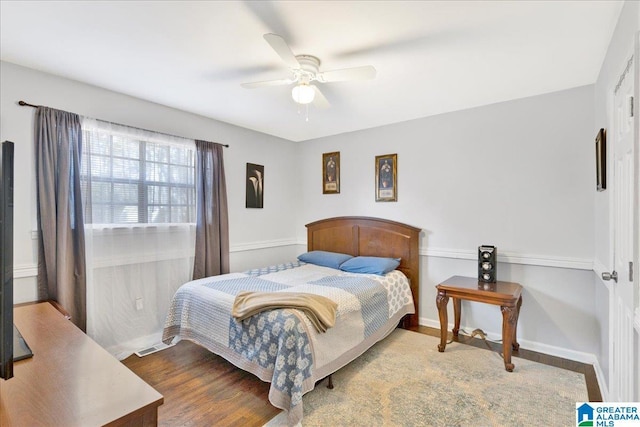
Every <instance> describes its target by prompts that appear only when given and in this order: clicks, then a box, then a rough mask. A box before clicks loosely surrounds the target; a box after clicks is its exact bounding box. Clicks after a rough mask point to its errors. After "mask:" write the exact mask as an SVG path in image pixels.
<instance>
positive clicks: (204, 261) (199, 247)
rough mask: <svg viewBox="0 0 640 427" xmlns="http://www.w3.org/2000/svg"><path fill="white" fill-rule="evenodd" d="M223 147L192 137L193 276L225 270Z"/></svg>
mask: <svg viewBox="0 0 640 427" xmlns="http://www.w3.org/2000/svg"><path fill="white" fill-rule="evenodd" d="M222 150H223V146H222V145H220V144H215V143H213V142H207V141H198V140H196V211H197V218H196V254H195V261H194V265H193V279H194V280H195V279H200V278H202V277H208V276H216V275H219V274H225V273H228V272H229V216H228V212H227V184H226V181H225V178H224V162H223V158H222Z"/></svg>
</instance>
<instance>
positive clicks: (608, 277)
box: [602, 270, 618, 283]
mask: <svg viewBox="0 0 640 427" xmlns="http://www.w3.org/2000/svg"><path fill="white" fill-rule="evenodd" d="M602 280H613V281H614V282H616V283H618V272H617V271H615V270H613V271H612V272H611V273H609V272H606V271H605V272H604V273H602Z"/></svg>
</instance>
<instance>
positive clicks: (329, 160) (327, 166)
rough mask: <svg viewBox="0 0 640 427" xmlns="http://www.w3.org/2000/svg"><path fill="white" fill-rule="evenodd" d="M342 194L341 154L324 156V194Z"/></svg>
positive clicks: (337, 152)
mask: <svg viewBox="0 0 640 427" xmlns="http://www.w3.org/2000/svg"><path fill="white" fill-rule="evenodd" d="M338 193H340V152H339V151H336V152H333V153H324V154H322V194H338Z"/></svg>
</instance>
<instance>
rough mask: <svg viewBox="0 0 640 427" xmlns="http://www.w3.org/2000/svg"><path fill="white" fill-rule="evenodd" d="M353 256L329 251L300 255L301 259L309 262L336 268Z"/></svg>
mask: <svg viewBox="0 0 640 427" xmlns="http://www.w3.org/2000/svg"><path fill="white" fill-rule="evenodd" d="M351 258H353V257H352V256H351V255H347V254H341V253H338V252H327V251H311V252H305V253H303V254H302V255H300V256H299V257H298V259H299V260H300V261H303V262H307V263H309V264H315V265H321V266H323V267H331V268H335V269H338V268H340V264H342V263H343V262H345V261H347V260H348V259H351Z"/></svg>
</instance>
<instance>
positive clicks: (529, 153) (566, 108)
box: [296, 86, 599, 360]
mask: <svg viewBox="0 0 640 427" xmlns="http://www.w3.org/2000/svg"><path fill="white" fill-rule="evenodd" d="M426 102H428V100H426ZM593 103H594V100H593V86H585V87H579V88H575V89H571V90H566V91H562V92H556V93H551V94H546V95H541V96H536V97H531V98H525V99H520V100H516V101H511V102H505V103H500V104H494V105H490V106H485V107H480V108H474V109H469V110H465V111H459V112H454V113H449V114H443V115H439V116H433V117H428V118H423V119H419V120H413V121H409V122H404V123H399V124H394V125H389V126H383V127H379V128H374V129H368V130H363V131H359V132H353V133H348V134H343V135H338V136H333V137H328V138H322V139H317V140H313V141H307V142H303V143H302V145H301V152H300V156H299V162H300V166H299V173H300V179H301V181H302V185H303V192H302V194H301V211H300V216H299V221H300V224H299V226H298V227H296V229H297V230H298V232H300V231H301V230H304V227H302V225H303V224H304V223H307V222H310V221H313V220H316V219H319V218H323V217H330V216H339V215H365V216H376V217H384V218H390V219H394V220H397V221H401V222H405V223H408V224H411V225H413V226H416V227H420V228H422V229H423V234H422V238H421V240H422V241H421V254H422V255H423V258H422V279H421V284H420V286H421V299H420V306H421V323H423V324H427V325H431V326H437V325H438V315H437V310H436V308H435V296H436V292H435V289H434V286H435V285H437V284H438V283H439V282H440V281H442V280H444V279H446V278H447V277H449V276H451V275H454V274H461V275H468V276H475V275H476V274H477V266H476V263H475V259H476V257H477V247H478V245H480V244H493V245H496V246H497V247H498V253H499V254H502V255H501V256H500V257H499V260H500V261H501V262H500V263H499V265H498V277H499V279H500V280H510V281H516V282H520V283H521V284H522V285H523V286H524V287H525V292H524V296H523V299H524V304H523V307H522V315H521V319H520V323H519V328H518V330H519V334H520V339H521V340H522V344H523V347H524V348H530V349H539V350H544V351H546V352H548V353H552V354H559V355H563V356H566V357H571V358H573V359H582V360H590V359H591V358H592V356H591V355H592V354H596V353H597V352H598V345H597V343H598V340H599V331H598V330H597V327H596V326H597V325H596V323H595V320H594V316H593V311H594V301H595V295H594V284H593V280H592V273H591V269H592V256H593V251H594V248H593V232H594V224H593V203H594V201H593V192H594V188H595V172H594V160H593V144H592V141H593V135H592V131H591V130H592V128H593ZM330 151H340V155H341V193H340V194H337V195H323V194H322V191H321V170H322V169H321V167H322V165H321V156H322V153H323V152H330ZM389 153H397V154H398V186H399V190H398V202H396V203H376V202H375V198H374V176H375V175H374V174H375V172H374V158H375V156H376V155H380V154H389ZM299 238H300V239H301V240H302V239H304V236H303V235H299ZM463 313H464V314H463V321H462V323H463V325H466V326H467V327H469V328H476V327H480V328H482V329H484V330H485V331H487V332H491V333H493V334H495V336H499V335H500V331H501V314H500V311H499V309H498V308H497V307H487V306H482V305H479V304H466V306H465V307H463Z"/></svg>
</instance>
